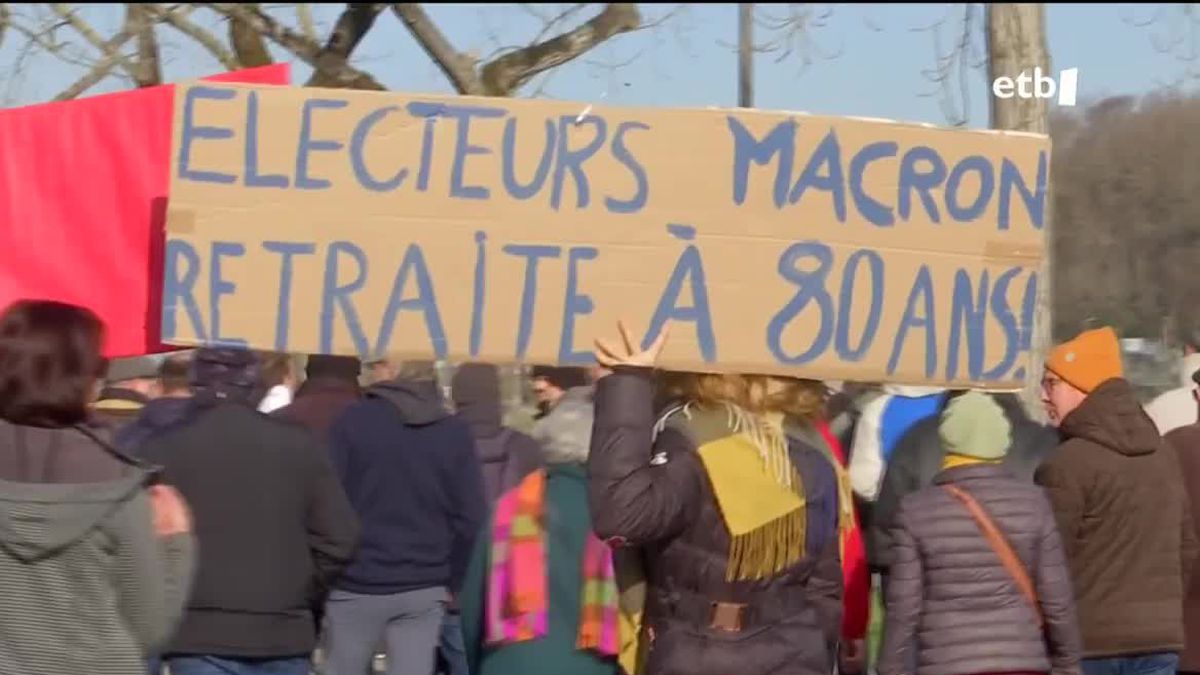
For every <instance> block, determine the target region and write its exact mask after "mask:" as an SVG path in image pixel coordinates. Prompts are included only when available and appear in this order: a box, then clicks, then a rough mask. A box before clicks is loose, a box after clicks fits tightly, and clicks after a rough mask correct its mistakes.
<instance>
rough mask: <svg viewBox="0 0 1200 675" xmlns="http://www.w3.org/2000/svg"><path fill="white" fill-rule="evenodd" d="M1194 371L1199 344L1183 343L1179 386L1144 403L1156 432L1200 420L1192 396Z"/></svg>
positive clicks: (1197, 367)
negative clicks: (1156, 429)
mask: <svg viewBox="0 0 1200 675" xmlns="http://www.w3.org/2000/svg"><path fill="white" fill-rule="evenodd" d="M1198 339H1200V338H1198ZM1196 373H1200V344H1194V343H1188V344H1186V345H1184V348H1183V358H1182V360H1181V361H1180V364H1179V388H1177V389H1172V390H1170V391H1168V392H1165V393H1163V394H1160V395H1159V396H1158V397H1156V398H1155V399H1154V400H1153V401H1151V402H1150V403H1148V404H1146V413H1147V414H1149V415H1150V419H1152V420H1154V426H1155V427H1157V428H1158V433H1160V434H1162V435H1164V436H1166V435H1167V434H1169V433H1171V432H1172V431H1174V430H1176V429H1178V428H1180V427H1186V426H1190V425H1192V424H1195V423H1196V422H1198V421H1200V418H1198V416H1197V411H1196V401H1195V400H1194V399H1193V398H1192V391H1193V386H1192V376H1193V375H1195V374H1196Z"/></svg>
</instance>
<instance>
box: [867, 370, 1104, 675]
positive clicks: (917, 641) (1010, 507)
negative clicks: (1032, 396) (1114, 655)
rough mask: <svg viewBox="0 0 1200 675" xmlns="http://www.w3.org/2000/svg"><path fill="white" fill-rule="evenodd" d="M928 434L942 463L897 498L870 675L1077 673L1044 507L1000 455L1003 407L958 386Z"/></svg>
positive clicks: (1074, 634)
mask: <svg viewBox="0 0 1200 675" xmlns="http://www.w3.org/2000/svg"><path fill="white" fill-rule="evenodd" d="M938 433H939V437H940V439H941V446H942V447H943V448H944V451H945V452H944V458H943V460H942V467H943V470H942V471H941V472H940V473H938V474H937V475H936V476H935V477H934V479H933V483H934V484H933V485H932V486H930V487H926V488H923V489H921V490H920V491H919V492H916V493H914V494H910V495H908V496H907V497H905V498H904V499H903V501H902V502H901V504H900V513H899V514H898V516H897V518H896V525H895V528H894V532H893V537H894V540H895V543H894V551H895V552H894V558H895V560H894V562H893V564H892V567H891V579H890V581H889V583H888V586H887V614H886V623H885V629H884V643H883V647H882V649H881V654H880V662H879V667H878V672H879V675H901V674H905V675H907V674H909V673H918V672H919V673H930V674H931V675H970V674H973V673H1052V674H1053V675H1073V674H1075V673H1078V672H1079V658H1080V653H1079V652H1080V649H1079V627H1078V625H1077V623H1076V618H1075V608H1074V601H1073V599H1072V596H1071V593H1072V589H1071V579H1070V576H1069V574H1068V569H1067V563H1066V560H1065V559H1064V557H1063V550H1062V543H1061V541H1060V540H1059V536H1058V530H1057V527H1056V525H1055V521H1054V514H1053V512H1052V511H1051V509H1050V504H1049V503H1048V502H1047V501H1046V497H1045V496H1044V495H1043V494H1042V491H1041V490H1039V489H1038V488H1037V486H1035V485H1033V484H1032V483H1029V482H1027V481H1024V480H1019V479H1017V478H1015V477H1013V476H1012V474H1010V473H1009V472H1008V470H1007V469H1006V468H1005V467H1004V466H1003V464H1002V461H1003V458H1004V456H1005V454H1006V453H1007V452H1008V450H1009V448H1010V446H1011V443H1012V437H1013V435H1012V424H1011V422H1010V421H1009V417H1008V415H1007V414H1006V412H1005V411H1004V409H1003V408H1002V407H1001V406H1000V405H999V404H998V403H997V402H996V401H995V400H994V399H993V398H991V397H989V396H987V395H985V394H982V393H978V392H970V393H966V394H963V395H962V396H960V397H957V398H955V399H954V400H953V401H951V402H950V403H949V405H947V406H946V407H945V409H944V411H943V412H942V413H941V415H940V423H939V432H938ZM981 519H982V520H981ZM989 531H990V532H989ZM1005 560H1008V561H1009V562H1008V563H1006V562H1005Z"/></svg>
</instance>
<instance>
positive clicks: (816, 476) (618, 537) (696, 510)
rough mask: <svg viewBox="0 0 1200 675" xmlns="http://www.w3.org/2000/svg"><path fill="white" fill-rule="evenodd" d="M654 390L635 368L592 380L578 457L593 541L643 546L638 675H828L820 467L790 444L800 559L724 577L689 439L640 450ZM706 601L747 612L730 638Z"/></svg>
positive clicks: (826, 493) (646, 444)
mask: <svg viewBox="0 0 1200 675" xmlns="http://www.w3.org/2000/svg"><path fill="white" fill-rule="evenodd" d="M653 389H654V387H653V381H652V379H651V378H650V376H649V375H648V374H646V373H642V372H639V371H636V370H633V371H618V372H617V373H615V374H613V375H610V376H608V377H605V378H603V379H602V380H600V382H599V383H598V384H597V387H596V394H595V411H596V420H595V426H594V429H593V435H592V447H591V453H590V455H589V458H588V472H589V476H590V479H589V486H588V490H589V501H590V505H591V512H592V514H593V527H594V528H595V531H596V534H597V535H598V536H600V537H601V538H605V539H608V540H609V541H610V542H611V543H614V544H621V543H624V544H628V545H636V546H641V547H643V556H644V558H645V562H646V568H647V569H646V573H647V577H648V579H647V581H648V593H647V606H646V611H645V615H644V622H645V625H646V626H647V627H648V628H649V630H650V635H652V638H651V644H650V646H649V653H648V655H647V657H646V662H645V667H644V672H645V674H646V675H730V673H738V674H739V675H767V674H768V673H769V674H771V675H816V674H818V673H820V674H822V675H825V674H827V673H829V672H831V670H832V668H833V660H834V659H833V655H834V647H835V645H836V643H837V639H838V632H839V629H840V627H841V613H842V598H841V596H842V570H841V563H840V561H839V557H838V537H837V483H836V477H835V475H834V473H833V469H832V468H831V467H830V465H829V462H828V461H826V459H825V458H824V457H823V456H822V455H821V454H820V452H819V451H817V450H815V449H812V448H808V447H806V446H803V445H801V444H799V443H798V442H795V441H793V442H792V445H791V448H790V450H791V457H792V462H793V465H794V466H795V467H796V468H797V470H798V471H799V473H800V475H801V477H802V479H803V481H804V489H805V496H806V500H807V536H806V544H807V546H806V553H807V555H806V556H805V557H804V559H802V560H801V561H800V562H798V563H797V564H796V565H794V566H792V567H791V568H789V569H787V570H785V571H784V572H782V573H780V574H778V575H776V576H774V577H770V578H768V579H765V580H761V581H754V582H733V583H730V582H727V581H726V580H725V572H726V567H727V563H728V553H729V547H730V536H729V530H728V529H727V528H726V527H725V523H724V521H723V519H722V517H721V514H720V512H719V510H718V508H717V505H716V501H715V497H714V494H713V489H712V486H711V483H710V482H709V480H708V478H707V474H706V473H705V470H704V468H703V466H702V464H701V462H700V460H699V456H698V454H697V453H696V441H695V440H693V439H692V438H691V437H689V435H688V434H687V433H685V432H684V431H681V430H680V429H678V428H674V427H671V426H668V427H667V428H665V429H664V430H663V431H662V432H661V433H660V434H659V435H658V437H657V439H656V440H655V441H654V442H653V447H651V439H652V438H653V437H654V426H655V418H654V411H653V405H652V402H653V396H654V392H653ZM655 456H658V458H659V459H657V460H656V461H654V462H653V463H652V462H651V459H652V457H655ZM663 459H665V460H666V461H665V462H664V461H662V460H663ZM714 602H725V603H737V604H743V605H745V606H746V609H745V610H744V613H743V621H742V630H741V631H739V632H734V633H729V632H723V631H721V630H717V629H714V628H712V627H711V626H712V619H713V603H714Z"/></svg>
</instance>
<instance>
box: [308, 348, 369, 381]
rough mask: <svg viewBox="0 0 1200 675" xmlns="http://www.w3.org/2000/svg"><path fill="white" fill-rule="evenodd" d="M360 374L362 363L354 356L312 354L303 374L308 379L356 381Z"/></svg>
mask: <svg viewBox="0 0 1200 675" xmlns="http://www.w3.org/2000/svg"><path fill="white" fill-rule="evenodd" d="M360 373H362V361H360V360H359V359H358V357H355V356H333V355H331V354H313V355H311V356H309V357H308V365H306V366H305V367H304V374H305V375H306V376H307V377H309V378H314V377H328V378H333V379H338V380H357V379H358V376H359V374H360Z"/></svg>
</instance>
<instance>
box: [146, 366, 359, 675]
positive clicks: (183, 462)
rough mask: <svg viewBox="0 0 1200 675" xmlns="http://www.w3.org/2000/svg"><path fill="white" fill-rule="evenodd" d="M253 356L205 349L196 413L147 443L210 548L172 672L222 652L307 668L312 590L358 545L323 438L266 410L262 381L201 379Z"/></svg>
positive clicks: (312, 633)
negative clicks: (212, 368)
mask: <svg viewBox="0 0 1200 675" xmlns="http://www.w3.org/2000/svg"><path fill="white" fill-rule="evenodd" d="M252 358H253V355H251V354H249V353H248V352H246V353H244V354H243V353H239V352H238V351H237V350H212V353H211V354H210V353H208V350H201V353H198V354H197V356H196V360H197V364H198V366H199V368H201V370H200V372H198V373H197V375H196V376H195V380H196V382H197V395H196V399H195V400H194V401H193V408H192V410H191V411H190V413H189V419H188V420H187V421H186V422H184V423H182V424H180V425H178V426H176V427H175V428H173V429H171V430H170V431H167V432H165V433H162V434H159V435H157V436H154V437H153V438H151V439H150V440H149V441H147V442H146V443H145V444H144V445H143V447H142V449H141V455H142V456H143V457H145V458H146V459H147V460H149V461H153V462H156V463H158V464H161V465H162V466H163V467H165V475H166V478H167V480H168V481H170V482H171V483H172V484H174V485H176V486H177V487H178V488H179V490H180V491H181V492H182V493H183V494H184V496H185V497H187V499H188V501H189V502H190V503H191V505H192V509H193V512H194V515H195V528H196V536H197V538H198V540H199V546H200V562H199V569H198V572H197V578H196V583H195V589H194V591H193V593H192V597H191V600H190V601H189V603H188V611H187V614H186V616H185V619H184V621H183V625H182V626H181V628H180V630H179V633H178V634H177V635H176V637H175V639H174V640H173V641H172V643H171V645H170V647H169V649H168V650H166V653H167V656H168V659H169V664H170V667H171V669H172V672H178V673H185V674H186V673H188V672H192V671H191V670H190V669H191V668H194V667H199V666H198V664H197V661H203V660H205V659H213V658H217V659H229V660H233V661H237V662H240V663H242V664H245V663H247V662H248V661H249V660H254V659H259V660H263V659H265V660H267V663H262V667H263V668H264V669H266V668H267V666H268V665H269V662H271V661H275V662H276V663H275V667H279V668H280V669H281V670H280V671H279V672H287V673H292V672H295V673H301V672H304V673H306V672H307V661H308V655H309V654H310V653H311V652H312V650H313V648H314V647H315V644H316V628H315V624H314V620H313V612H312V610H313V606H312V605H313V602H314V600H315V598H314V595H315V594H316V593H317V592H318V590H319V589H320V588H321V587H323V586H324V585H327V584H328V583H330V582H331V581H332V579H333V578H334V577H335V576H336V575H337V574H338V573H339V572H340V570H341V568H342V567H344V566H345V564H346V563H347V562H348V561H349V559H350V557H351V555H352V554H353V551H354V545H355V541H356V536H357V523H356V522H355V518H354V515H353V512H352V510H351V509H350V506H349V504H348V502H347V501H346V498H345V495H344V494H343V493H342V491H341V488H340V486H339V485H338V483H337V478H336V474H335V473H334V472H333V469H332V467H331V466H330V464H329V461H328V458H327V457H326V455H325V453H324V452H323V451H322V449H321V448H320V447H319V446H318V444H317V442H316V441H315V439H313V438H312V437H311V435H310V434H308V433H307V432H306V431H305V430H304V429H300V428H297V427H294V426H292V425H289V424H286V423H284V422H281V421H278V420H273V419H271V418H270V417H268V416H266V415H263V414H261V413H259V412H257V411H256V410H255V409H254V407H253V403H252V401H250V400H249V398H250V397H249V392H250V390H251V389H252V387H253V378H252V377H249V376H247V377H245V378H240V379H239V378H237V377H235V378H234V380H233V381H231V380H230V379H229V374H228V373H227V372H226V373H218V374H216V375H212V376H206V375H204V374H203V372H204V371H203V369H205V368H209V365H206V364H213V363H217V362H219V363H218V366H219V367H220V368H226V369H228V370H230V371H234V370H237V369H240V368H247V369H249V368H253V366H252V362H251V361H250V360H249V359H252ZM243 394H244V396H243ZM280 662H282V663H280ZM239 672H240V671H239ZM247 672H256V671H247ZM264 672H265V670H264ZM272 672H274V671H272Z"/></svg>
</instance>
